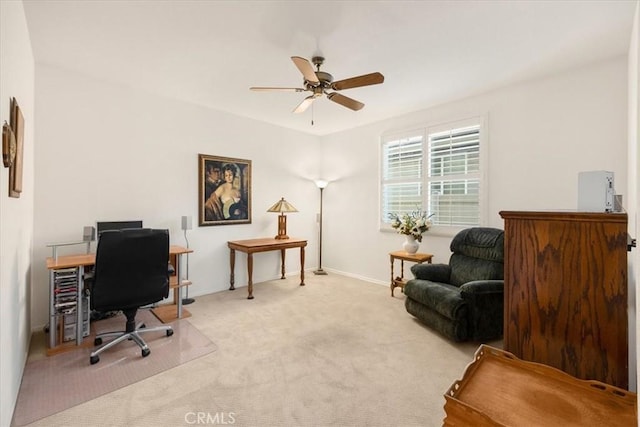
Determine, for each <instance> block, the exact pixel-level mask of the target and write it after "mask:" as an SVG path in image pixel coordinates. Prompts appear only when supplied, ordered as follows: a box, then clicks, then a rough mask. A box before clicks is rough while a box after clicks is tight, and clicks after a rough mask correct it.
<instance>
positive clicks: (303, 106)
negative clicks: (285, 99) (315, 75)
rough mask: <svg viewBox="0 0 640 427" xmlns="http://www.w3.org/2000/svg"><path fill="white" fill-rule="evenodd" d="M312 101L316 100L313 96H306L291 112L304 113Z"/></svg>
mask: <svg viewBox="0 0 640 427" xmlns="http://www.w3.org/2000/svg"><path fill="white" fill-rule="evenodd" d="M314 99H316V96H314V95H309V96H307V97H306V98H305V99H303V100H302V102H301V103H300V104H298V106H297V107H296V108H295V109H294V110H293V112H294V113H302V112H304V111H305V110H306V109H307V108H309V105H311V103H312V102H313V100H314Z"/></svg>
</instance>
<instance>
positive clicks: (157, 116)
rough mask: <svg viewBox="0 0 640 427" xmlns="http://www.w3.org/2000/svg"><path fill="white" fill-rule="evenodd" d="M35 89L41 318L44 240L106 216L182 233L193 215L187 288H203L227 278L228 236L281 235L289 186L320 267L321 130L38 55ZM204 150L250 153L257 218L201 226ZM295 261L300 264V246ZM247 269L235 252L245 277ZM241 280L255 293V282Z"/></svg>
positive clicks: (299, 228)
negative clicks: (182, 98)
mask: <svg viewBox="0 0 640 427" xmlns="http://www.w3.org/2000/svg"><path fill="white" fill-rule="evenodd" d="M36 91H37V101H36V102H37V104H36V107H37V119H38V152H37V154H36V159H35V166H36V180H37V186H36V202H35V211H36V213H35V239H34V261H33V270H34V284H35V289H34V292H33V306H32V313H31V315H32V321H33V325H34V328H36V327H40V326H43V325H44V324H46V322H47V312H48V308H47V307H48V306H47V302H48V290H47V289H48V288H47V270H46V268H45V258H46V257H47V256H50V254H51V251H50V250H49V249H48V248H47V247H46V244H47V243H52V242H66V241H70V240H81V239H82V227H83V226H85V225H93V224H95V222H96V221H97V220H130V219H142V220H143V221H144V225H145V226H150V227H160V228H169V229H170V232H171V242H172V244H180V245H185V240H184V235H183V233H182V231H181V229H180V224H181V223H180V220H181V216H182V215H191V216H192V217H193V223H194V229H193V230H191V231H189V232H188V235H187V237H188V240H189V244H190V247H191V248H192V249H193V250H194V253H193V254H191V255H190V256H189V273H190V279H191V280H192V282H193V285H192V286H191V288H190V289H189V296H191V297H193V296H196V297H197V296H198V295H202V294H207V293H211V292H216V291H221V290H225V289H228V288H229V250H228V248H227V246H226V242H227V241H228V240H237V239H248V238H255V237H265V236H269V237H271V236H275V235H276V233H277V218H276V216H277V215H276V214H272V213H267V212H266V210H267V209H268V208H269V207H270V206H271V205H272V204H274V203H275V202H276V201H277V200H279V199H280V197H285V198H286V199H287V200H288V201H290V202H291V203H292V204H293V205H294V206H295V207H296V208H297V209H298V210H299V212H298V213H294V214H290V215H289V216H288V224H287V225H288V234H289V235H290V236H295V237H305V238H308V239H309V246H308V247H307V260H308V261H307V263H306V267H307V268H309V269H312V268H313V267H315V263H314V262H313V260H314V259H315V257H316V253H317V238H316V237H315V230H316V222H315V221H316V212H317V211H318V209H319V198H318V194H317V191H318V190H317V188H316V186H315V184H314V183H313V179H316V178H317V171H318V167H319V162H318V155H319V145H318V141H317V138H316V137H312V136H308V135H304V134H301V133H298V132H294V131H289V130H285V129H282V128H278V127H275V126H272V125H268V124H265V123H262V122H258V121H253V120H248V119H244V118H240V117H237V116H233V115H230V114H227V113H222V112H216V111H211V110H207V109H205V108H201V107H198V106H196V105H191V104H185V103H182V102H179V101H173V100H168V99H165V98H161V97H156V96H154V95H151V94H148V93H145V92H140V91H137V90H133V89H131V88H126V87H120V86H116V85H112V84H110V83H107V82H103V81H98V80H95V79H93V78H90V77H87V76H84V75H80V74H76V73H74V72H70V71H67V70H63V69H60V68H54V67H49V66H45V65H40V64H37V65H36ZM198 153H203V154H210V155H218V156H225V157H234V158H240V159H247V160H251V161H252V211H253V215H252V224H250V225H248V224H245V225H224V226H209V227H198V226H197V222H198V219H197V218H198V216H197V213H198ZM92 248H95V246H93V247H92ZM70 250H71V251H75V252H77V251H81V250H83V247H82V246H79V247H73V248H72V249H70ZM256 258H260V262H255V263H254V277H253V280H254V282H255V283H257V282H261V281H264V280H269V279H272V278H276V277H279V271H280V270H279V253H277V252H270V253H265V254H259V255H256ZM287 271H289V272H291V274H297V273H298V272H299V257H298V255H297V254H296V255H293V252H291V254H289V255H288V257H287ZM246 276H247V274H246V256H245V255H244V254H238V255H237V257H236V287H238V286H246V281H247V277H246ZM236 292H238V295H239V296H242V297H246V288H245V289H240V290H238V291H236ZM254 294H255V296H256V298H259V297H260V296H259V291H257V292H255V293H254Z"/></svg>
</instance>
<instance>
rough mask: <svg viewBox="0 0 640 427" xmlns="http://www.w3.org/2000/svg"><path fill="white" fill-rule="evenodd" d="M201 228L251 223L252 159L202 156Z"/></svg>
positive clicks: (200, 163)
mask: <svg viewBox="0 0 640 427" xmlns="http://www.w3.org/2000/svg"><path fill="white" fill-rule="evenodd" d="M198 190H199V191H198V212H199V213H198V219H199V225H200V226H205V225H229V224H251V160H243V159H233V158H230V157H219V156H209V155H207V154H198Z"/></svg>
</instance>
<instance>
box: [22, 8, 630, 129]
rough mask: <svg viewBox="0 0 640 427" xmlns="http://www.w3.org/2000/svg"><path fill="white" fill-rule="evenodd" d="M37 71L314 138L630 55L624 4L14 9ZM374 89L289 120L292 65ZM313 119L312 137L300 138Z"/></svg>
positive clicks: (296, 77) (296, 98)
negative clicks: (96, 81) (312, 62)
mask: <svg viewBox="0 0 640 427" xmlns="http://www.w3.org/2000/svg"><path fill="white" fill-rule="evenodd" d="M24 4H25V11H26V17H27V22H28V26H29V32H30V36H31V43H32V45H33V51H34V56H35V60H36V62H37V63H43V64H54V65H58V66H61V67H65V68H68V69H74V70H78V71H81V72H84V73H87V74H90V75H92V76H95V77H97V78H100V79H106V80H109V81H115V82H118V83H121V84H124V85H128V86H131V87H137V88H140V89H144V90H147V91H150V92H153V93H157V94H161V95H164V96H168V97H171V98H177V99H181V100H184V101H187V102H192V103H195V104H199V105H203V106H207V107H210V108H214V109H217V110H223V111H228V112H231V113H234V114H238V115H242V116H245V117H250V118H253V119H257V120H261V121H265V122H269V123H273V124H275V125H279V126H284V127H287V128H291V129H297V130H300V131H303V132H307V133H310V134H314V135H325V134H329V133H333V132H338V131H342V130H345V129H349V128H353V127H357V126H361V125H364V124H367V123H371V122H375V121H378V120H382V119H386V118H390V117H394V116H398V115H401V114H405V113H408V112H412V111H417V110H420V109H424V108H428V107H430V106H433V105H437V104H441V103H443V102H447V101H452V100H455V99H460V98H463V97H467V96H470V95H473V94H477V93H482V92H485V91H487V90H491V89H494V88H496V87H499V86H503V85H506V84H510V83H514V82H517V81H522V80H526V79H530V78H535V77H539V76H542V75H548V74H552V73H555V72H559V71H563V70H567V69H570V68H573V67H577V66H581V65H584V64H588V63H593V62H597V61H600V60H603V59H606V58H611V57H613V56H617V55H624V54H626V53H627V52H628V47H629V40H630V34H631V25H632V19H633V13H634V10H635V7H636V4H637V2H636V0H630V1H612V0H609V1H578V0H575V1H506V0H503V1H342V2H339V1H320V2H316V1H206V0H199V1H191V0H164V1H151V0H149V1H144V0H129V1H126V0H120V1H111V0H106V1H101V0H92V1H81V0H75V1H73V0H65V1H58V0H50V1H44V0H24ZM317 54H321V55H322V56H324V57H325V58H326V61H325V64H324V65H323V67H322V70H323V71H327V72H329V73H331V74H332V75H333V77H334V79H335V80H341V79H344V78H348V77H353V76H357V75H362V74H367V73H370V72H374V71H379V72H381V73H382V74H384V76H385V82H384V83H383V84H381V85H376V86H368V87H361V88H354V89H349V90H345V91H343V92H341V93H342V94H344V95H346V96H349V97H352V98H355V99H357V100H359V101H361V102H363V103H364V104H365V107H364V108H363V109H362V110H360V111H357V112H354V111H351V110H349V109H347V108H344V107H342V106H340V105H338V104H336V103H333V102H331V101H329V100H328V99H327V98H326V97H323V98H319V99H318V100H316V102H314V104H313V105H314V108H313V109H312V108H309V109H308V110H307V111H306V112H305V113H302V114H293V113H292V110H293V108H294V107H295V106H296V105H298V104H299V102H300V101H301V100H302V99H303V98H304V97H305V96H307V95H308V92H305V93H294V92H268V93H267V92H251V91H249V87H250V86H285V87H301V86H302V75H301V74H300V72H299V71H298V69H297V68H296V67H295V66H294V64H293V62H292V61H291V59H290V57H291V56H294V55H296V56H302V57H306V58H311V57H312V56H314V55H317ZM312 115H313V118H314V125H313V126H312V125H311V119H312Z"/></svg>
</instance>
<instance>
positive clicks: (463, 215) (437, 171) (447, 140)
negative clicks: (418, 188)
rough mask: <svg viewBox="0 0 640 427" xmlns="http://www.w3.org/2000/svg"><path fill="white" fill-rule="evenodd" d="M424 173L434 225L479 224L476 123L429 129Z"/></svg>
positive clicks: (478, 146)
mask: <svg viewBox="0 0 640 427" xmlns="http://www.w3.org/2000/svg"><path fill="white" fill-rule="evenodd" d="M428 140H429V172H428V176H427V186H428V188H429V191H428V197H427V198H428V206H429V209H428V211H429V213H430V214H431V215H433V216H432V217H431V221H432V222H433V224H434V225H457V226H473V225H479V224H480V126H478V125H476V126H469V127H465V128H458V129H451V130H448V131H444V132H437V133H430V134H429V136H428Z"/></svg>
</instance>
